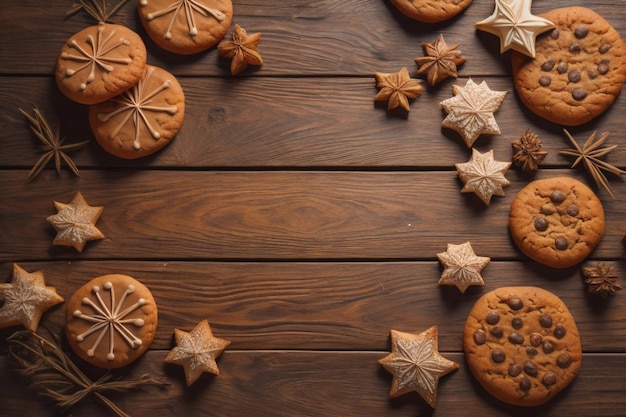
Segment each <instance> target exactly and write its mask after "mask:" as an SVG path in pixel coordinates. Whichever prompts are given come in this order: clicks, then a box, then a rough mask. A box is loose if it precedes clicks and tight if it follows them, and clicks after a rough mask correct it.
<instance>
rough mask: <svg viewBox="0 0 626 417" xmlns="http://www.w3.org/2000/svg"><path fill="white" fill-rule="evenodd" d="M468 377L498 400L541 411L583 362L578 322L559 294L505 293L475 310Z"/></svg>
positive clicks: (467, 343) (470, 320) (466, 336)
mask: <svg viewBox="0 0 626 417" xmlns="http://www.w3.org/2000/svg"><path fill="white" fill-rule="evenodd" d="M463 350H464V351H465V358H466V360H467V364H468V366H469V368H470V371H471V372H472V374H473V375H474V377H475V378H476V379H477V380H478V382H480V384H481V385H482V386H483V388H485V390H487V392H489V393H490V394H491V395H493V396H494V397H496V398H497V399H499V400H501V401H504V402H506V403H509V404H514V405H521V406H535V405H540V404H543V403H545V402H547V401H548V400H550V399H551V398H552V397H554V396H555V395H556V394H557V393H558V392H559V391H561V390H562V389H563V388H565V387H566V386H567V385H568V384H569V383H570V382H572V380H573V379H574V378H575V377H576V375H577V373H578V370H579V369H580V365H581V361H582V348H581V344H580V336H579V333H578V328H577V327H576V323H575V321H574V318H573V317H572V315H571V314H570V312H569V310H568V309H567V307H566V306H565V304H564V303H563V301H562V300H561V299H560V298H559V297H557V296H556V295H555V294H553V293H551V292H549V291H546V290H543V289H541V288H536V287H502V288H498V289H496V290H494V291H491V292H489V293H487V294H485V295H484V296H482V297H481V298H480V299H479V300H478V301H477V302H476V304H474V306H473V307H472V309H471V311H470V313H469V315H468V317H467V321H466V323H465V329H464V333H463Z"/></svg>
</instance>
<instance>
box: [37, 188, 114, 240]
mask: <svg viewBox="0 0 626 417" xmlns="http://www.w3.org/2000/svg"><path fill="white" fill-rule="evenodd" d="M54 206H55V207H56V209H57V211H58V213H57V214H53V215H52V216H48V218H47V219H46V220H48V222H49V223H50V224H51V225H52V226H53V227H54V229H55V230H56V231H57V235H56V237H55V238H54V241H53V242H52V244H53V245H59V246H71V247H73V248H74V249H76V250H77V251H78V252H82V251H83V249H84V248H85V244H86V243H87V242H88V241H90V240H98V239H104V235H103V234H102V232H101V231H100V230H98V228H97V227H96V222H97V221H98V219H99V218H100V215H101V214H102V210H104V207H92V206H90V205H88V204H87V202H86V201H85V199H84V198H83V195H82V194H81V193H80V191H79V192H77V193H76V195H75V196H74V198H73V199H72V201H70V202H69V203H68V204H65V203H59V202H58V201H55V202H54Z"/></svg>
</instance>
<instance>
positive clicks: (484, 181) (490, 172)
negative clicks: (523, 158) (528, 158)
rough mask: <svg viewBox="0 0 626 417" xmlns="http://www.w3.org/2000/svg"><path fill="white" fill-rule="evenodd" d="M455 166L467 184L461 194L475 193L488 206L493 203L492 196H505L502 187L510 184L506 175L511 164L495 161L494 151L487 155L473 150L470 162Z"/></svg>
mask: <svg viewBox="0 0 626 417" xmlns="http://www.w3.org/2000/svg"><path fill="white" fill-rule="evenodd" d="M455 166H456V170H457V172H458V174H459V178H460V179H461V181H462V182H463V184H465V185H464V186H463V189H462V190H461V192H462V193H475V194H476V195H477V196H478V198H480V199H481V200H482V202H483V203H485V204H486V205H489V203H490V202H491V196H493V195H499V196H503V195H504V190H503V188H502V187H505V186H507V185H509V184H510V182H509V180H507V179H506V178H505V177H504V173H505V172H506V171H507V170H508V169H509V168H510V167H511V162H500V161H496V160H495V159H493V149H492V150H490V151H489V152H485V153H480V152H478V151H477V150H476V149H472V157H471V158H470V160H469V161H467V162H464V163H461V164H455Z"/></svg>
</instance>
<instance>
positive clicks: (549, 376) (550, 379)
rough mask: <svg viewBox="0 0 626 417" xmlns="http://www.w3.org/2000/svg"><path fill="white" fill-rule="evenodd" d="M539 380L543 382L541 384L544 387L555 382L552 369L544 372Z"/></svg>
mask: <svg viewBox="0 0 626 417" xmlns="http://www.w3.org/2000/svg"><path fill="white" fill-rule="evenodd" d="M541 382H543V385H545V386H546V387H549V386H550V385H554V384H556V374H555V373H554V372H552V371H548V372H546V373H545V374H544V376H543V378H542V379H541Z"/></svg>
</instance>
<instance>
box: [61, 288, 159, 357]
mask: <svg viewBox="0 0 626 417" xmlns="http://www.w3.org/2000/svg"><path fill="white" fill-rule="evenodd" d="M103 287H104V290H105V291H110V295H111V302H110V305H107V304H106V303H105V302H104V300H103V299H102V297H101V296H100V291H101V288H100V287H99V286H98V285H94V286H93V288H92V291H93V294H94V297H95V300H96V302H97V303H96V302H94V301H93V300H91V299H90V298H88V297H85V298H83V300H82V303H83V305H87V306H89V307H91V309H92V310H93V313H92V314H85V313H83V312H82V311H81V310H76V311H74V313H73V314H74V317H76V318H79V319H82V320H85V321H87V322H90V323H93V324H92V326H91V327H90V328H89V329H88V330H87V331H85V332H83V333H81V334H79V335H78V336H76V341H77V342H78V343H81V342H83V341H84V340H85V338H86V337H88V336H90V335H91V334H93V333H96V332H100V333H99V334H98V337H97V339H96V341H95V342H94V344H93V346H92V347H91V348H89V350H87V355H88V356H89V357H94V356H95V354H96V349H97V348H98V346H99V345H100V343H101V342H102V340H103V339H104V337H105V336H106V335H107V334H108V336H109V351H108V353H107V360H109V361H112V360H114V359H115V334H116V333H118V334H119V335H120V336H121V337H122V339H124V341H125V342H126V343H127V344H128V345H129V346H130V347H131V348H133V349H136V348H138V347H139V346H141V344H142V343H143V342H142V340H141V339H140V338H138V337H137V336H135V335H134V334H133V332H132V331H131V330H130V329H129V328H128V327H127V325H133V326H135V327H142V326H143V325H144V320H143V319H141V318H132V319H127V318H125V317H127V316H128V315H129V314H130V313H132V312H134V311H135V310H137V309H138V308H140V307H141V306H144V305H145V304H146V303H147V301H146V300H145V299H143V298H139V299H138V300H137V301H136V302H135V303H134V304H132V305H130V306H128V307H127V308H126V309H124V310H122V311H120V310H121V309H122V306H123V305H124V302H125V301H126V298H127V297H128V296H129V295H130V294H132V293H133V292H134V291H135V287H134V286H133V285H129V286H128V288H127V289H126V291H124V294H123V295H122V297H121V298H120V300H119V301H118V302H117V303H116V300H115V289H114V288H113V284H111V283H110V282H105V283H104V285H103Z"/></svg>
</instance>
